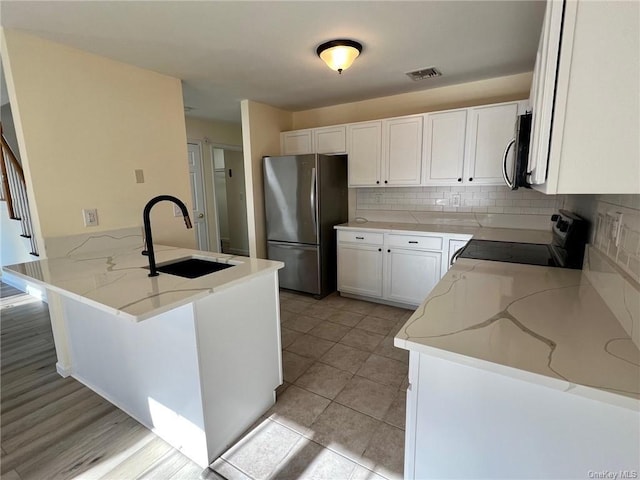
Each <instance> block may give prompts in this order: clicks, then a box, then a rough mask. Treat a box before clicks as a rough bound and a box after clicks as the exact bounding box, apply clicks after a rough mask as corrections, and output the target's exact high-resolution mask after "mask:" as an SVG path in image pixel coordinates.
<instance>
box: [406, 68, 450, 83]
mask: <svg viewBox="0 0 640 480" xmlns="http://www.w3.org/2000/svg"><path fill="white" fill-rule="evenodd" d="M407 76H408V77H409V78H410V79H411V80H413V81H414V82H417V81H418V80H425V79H427V78H435V77H440V76H442V73H440V71H439V70H438V69H437V68H436V67H427V68H422V69H420V70H416V71H415V72H407Z"/></svg>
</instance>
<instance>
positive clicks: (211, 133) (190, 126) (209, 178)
mask: <svg viewBox="0 0 640 480" xmlns="http://www.w3.org/2000/svg"><path fill="white" fill-rule="evenodd" d="M185 124H186V129H187V139H188V140H189V141H194V142H197V143H199V144H200V147H201V152H202V174H203V178H204V191H205V199H206V208H207V228H208V230H209V250H211V251H212V252H219V251H220V248H219V247H220V244H219V242H220V240H219V238H218V230H217V228H216V225H217V222H218V219H217V216H216V205H215V192H214V186H213V157H212V153H211V144H220V145H233V146H238V147H240V146H242V126H241V125H240V124H238V123H228V122H214V121H212V120H205V119H201V118H195V117H186V118H185Z"/></svg>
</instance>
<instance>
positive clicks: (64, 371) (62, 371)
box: [56, 362, 73, 378]
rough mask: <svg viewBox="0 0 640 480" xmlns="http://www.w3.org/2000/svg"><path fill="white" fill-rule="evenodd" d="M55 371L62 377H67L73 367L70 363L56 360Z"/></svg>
mask: <svg viewBox="0 0 640 480" xmlns="http://www.w3.org/2000/svg"><path fill="white" fill-rule="evenodd" d="M56 372H58V375H60V376H61V377H62V378H67V377H68V376H70V375H72V374H73V368H72V367H71V365H67V366H65V365H62V364H61V363H60V362H56Z"/></svg>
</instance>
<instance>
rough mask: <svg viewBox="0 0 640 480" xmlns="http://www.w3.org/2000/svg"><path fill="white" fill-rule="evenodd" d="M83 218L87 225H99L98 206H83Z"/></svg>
mask: <svg viewBox="0 0 640 480" xmlns="http://www.w3.org/2000/svg"><path fill="white" fill-rule="evenodd" d="M82 219H83V220H84V226H85V227H95V226H96V225H98V210H97V209H96V208H83V209H82Z"/></svg>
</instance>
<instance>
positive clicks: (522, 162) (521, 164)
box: [502, 112, 532, 190]
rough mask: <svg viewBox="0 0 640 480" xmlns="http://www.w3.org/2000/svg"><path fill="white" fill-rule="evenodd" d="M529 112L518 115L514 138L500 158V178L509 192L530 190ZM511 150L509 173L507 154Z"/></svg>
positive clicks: (530, 116) (530, 118) (530, 117)
mask: <svg viewBox="0 0 640 480" xmlns="http://www.w3.org/2000/svg"><path fill="white" fill-rule="evenodd" d="M531 120H532V115H531V112H527V113H525V114H524V115H519V116H518V120H517V122H516V131H515V137H514V138H513V139H512V140H511V141H510V142H509V143H508V145H507V147H506V148H505V150H504V156H503V158H502V176H503V177H504V181H505V183H506V184H507V186H508V187H509V188H510V189H511V190H517V189H518V188H520V187H524V188H531V184H530V183H529V178H528V175H529V173H530V172H529V171H528V168H529V143H530V141H531ZM511 148H513V165H512V168H511V172H509V167H508V165H507V164H508V163H509V152H510V151H511Z"/></svg>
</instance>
